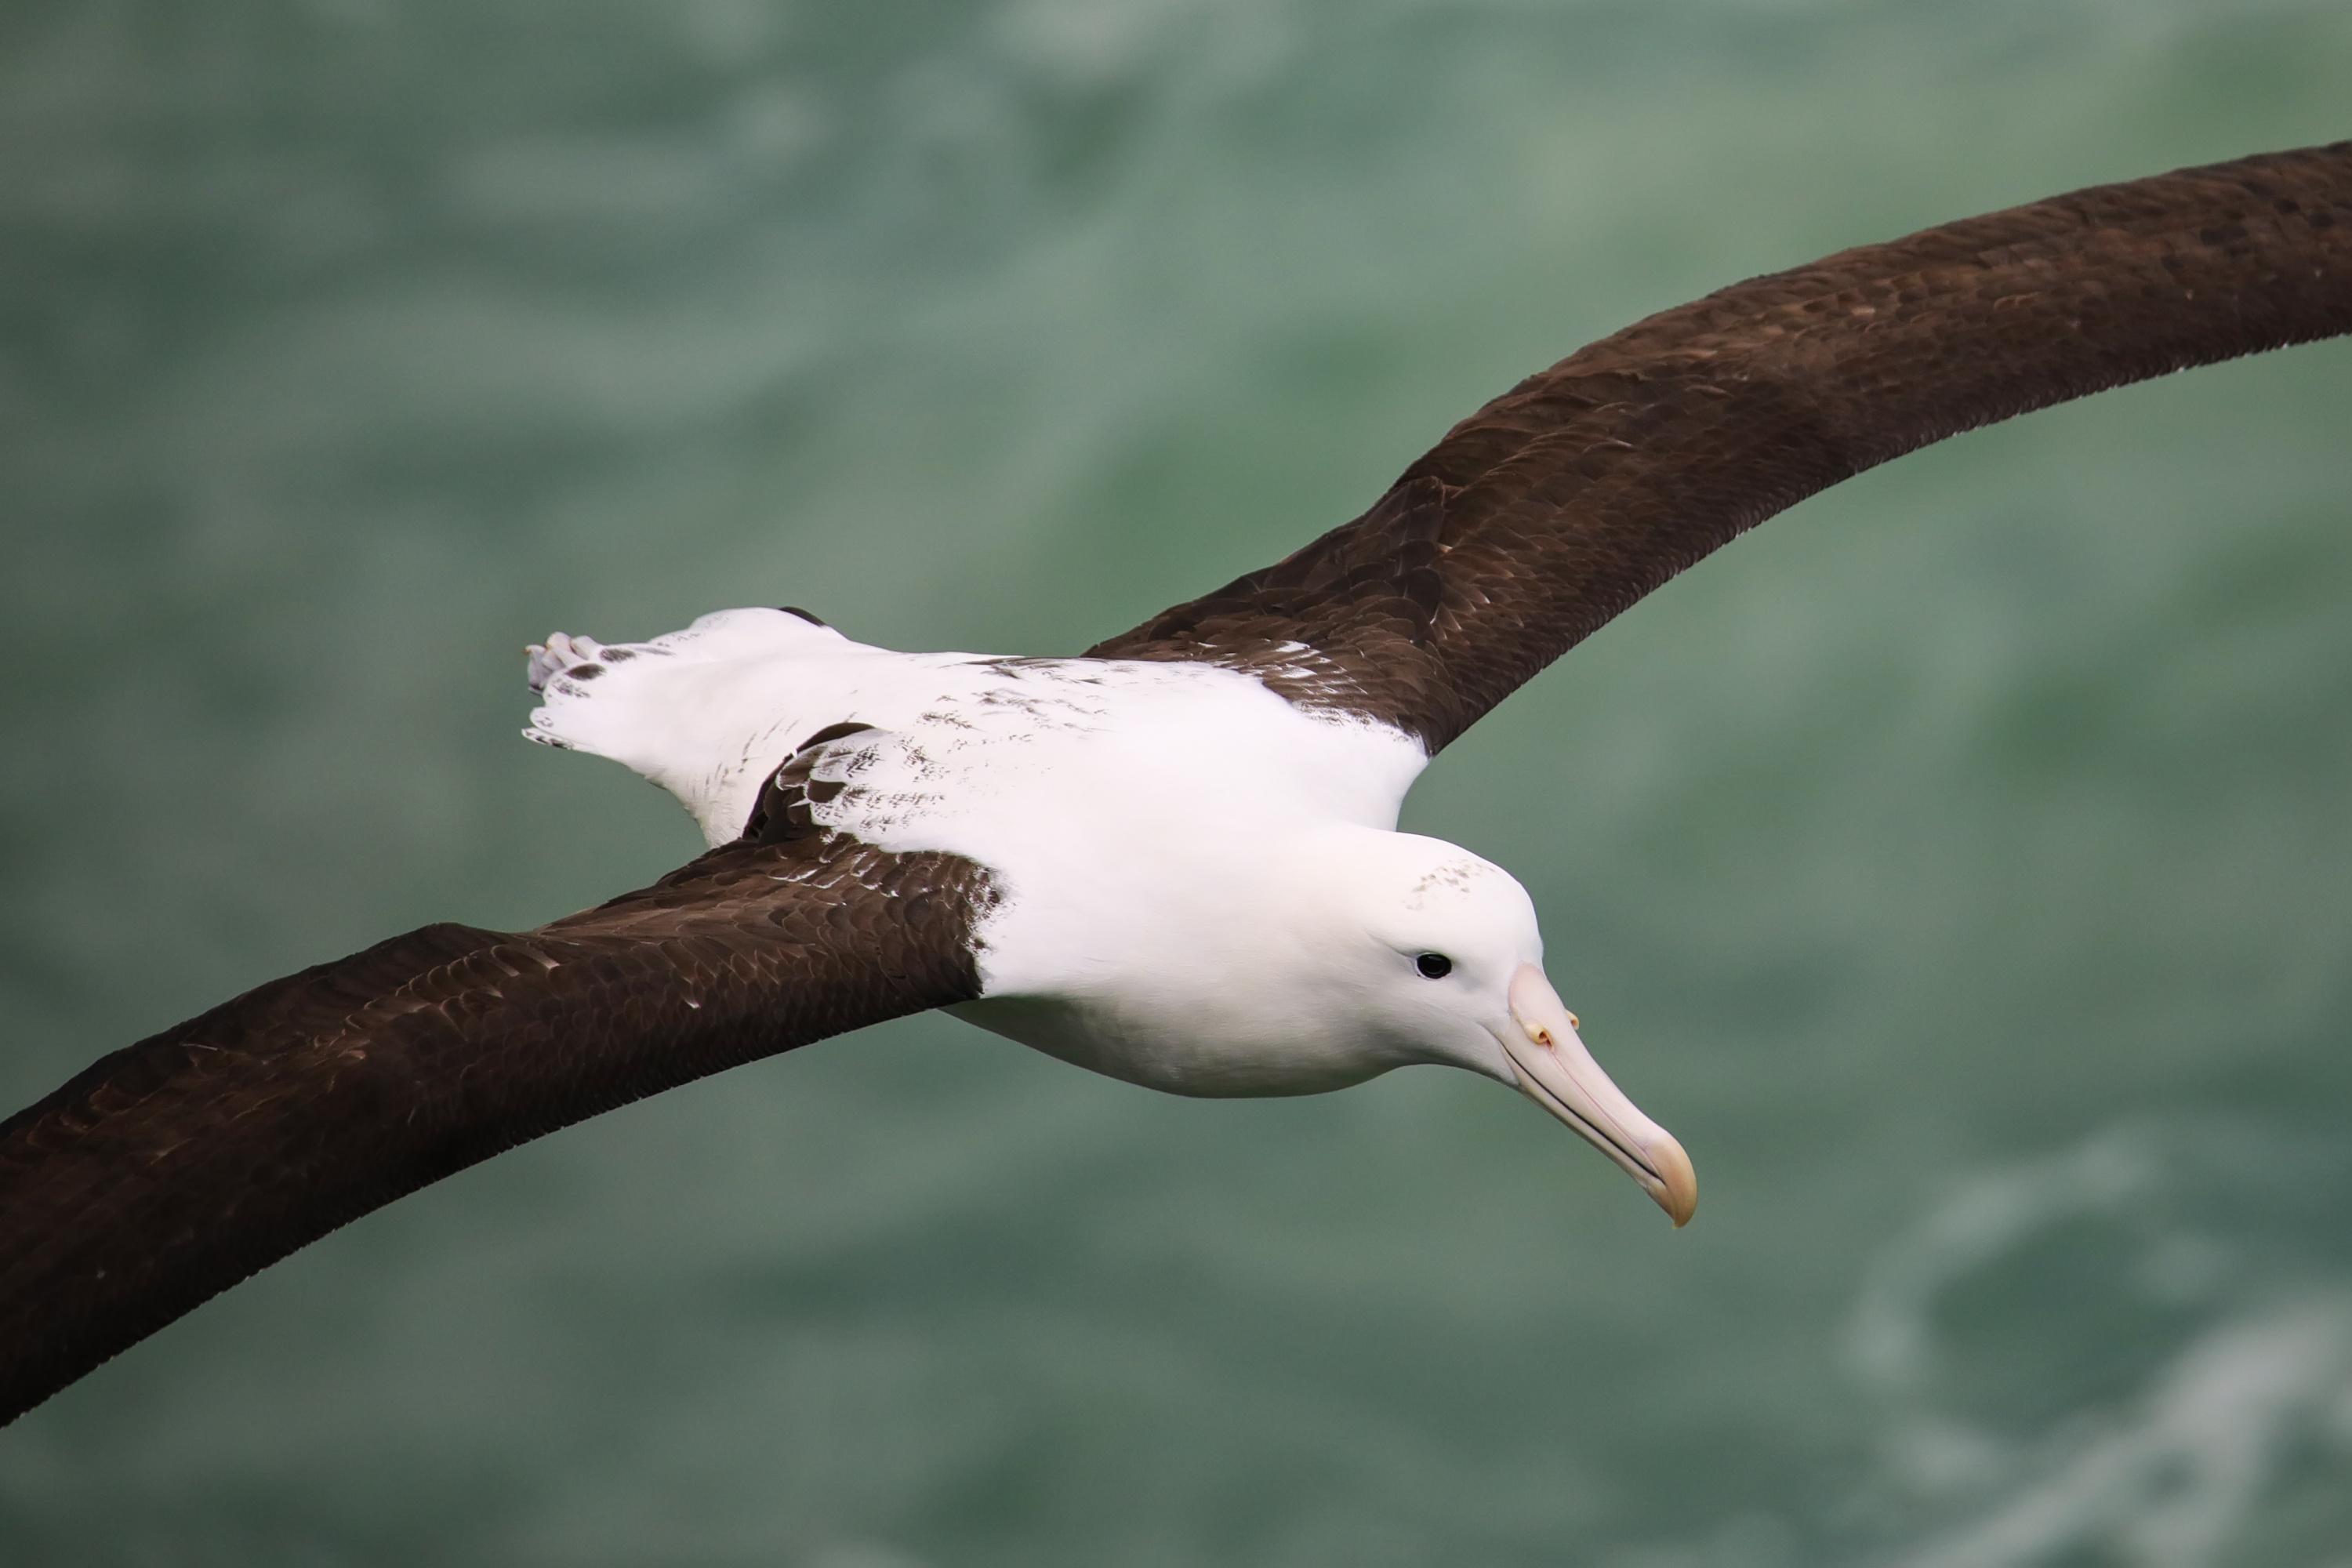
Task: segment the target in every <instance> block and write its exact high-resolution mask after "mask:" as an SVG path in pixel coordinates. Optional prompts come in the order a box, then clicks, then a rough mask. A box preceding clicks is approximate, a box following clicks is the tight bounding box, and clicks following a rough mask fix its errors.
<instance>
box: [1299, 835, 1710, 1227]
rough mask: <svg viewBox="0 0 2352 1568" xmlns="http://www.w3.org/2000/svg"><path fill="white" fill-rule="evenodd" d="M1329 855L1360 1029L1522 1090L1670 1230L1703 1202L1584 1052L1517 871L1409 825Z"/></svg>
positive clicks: (1684, 1162) (1677, 1160)
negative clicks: (1630, 1184)
mask: <svg viewBox="0 0 2352 1568" xmlns="http://www.w3.org/2000/svg"><path fill="white" fill-rule="evenodd" d="M1318 858H1323V857H1318ZM1326 862H1327V863H1326V873H1325V874H1326V875H1328V877H1330V878H1331V879H1333V880H1334V881H1335V882H1336V883H1337V884H1338V886H1337V887H1336V888H1334V889H1332V890H1333V891H1336V892H1337V893H1339V899H1338V900H1333V901H1331V902H1327V903H1326V906H1325V907H1326V908H1327V909H1329V908H1334V907H1336V908H1339V909H1342V910H1346V911H1348V913H1347V915H1346V916H1345V917H1343V920H1342V927H1343V929H1342V931H1341V932H1340V934H1339V941H1340V942H1341V943H1342V944H1343V946H1345V947H1347V948H1348V950H1349V956H1348V961H1347V963H1346V964H1345V965H1344V968H1343V972H1342V973H1340V974H1337V975H1334V976H1333V978H1334V979H1335V980H1336V981H1339V983H1340V984H1341V985H1343V986H1344V987H1345V988H1347V989H1348V990H1349V991H1351V992H1353V993H1354V998H1353V1001H1354V1008H1353V1009H1352V1010H1353V1011H1355V1012H1356V1016H1357V1017H1358V1019H1359V1020H1360V1026H1361V1027H1363V1028H1365V1029H1366V1030H1368V1031H1370V1032H1372V1033H1375V1034H1378V1035H1381V1036H1383V1037H1384V1038H1383V1039H1382V1040H1381V1044H1382V1045H1383V1046H1384V1047H1386V1048H1388V1049H1389V1050H1391V1051H1393V1052H1395V1053H1396V1054H1397V1055H1398V1056H1400V1057H1401V1058H1407V1059H1417V1060H1423V1061H1436V1062H1444V1063H1447V1064H1450V1065H1452V1066H1455V1067H1463V1068H1470V1069H1471V1070H1472V1071H1474V1072H1480V1073H1484V1074H1486V1076H1487V1077H1489V1078H1492V1079H1498V1080H1499V1081H1501V1082H1504V1083H1507V1084H1510V1085H1512V1086H1514V1087H1515V1088H1517V1089H1520V1090H1521V1091H1523V1092H1524V1093H1525V1094H1526V1095H1527V1096H1528V1099H1530V1100H1534V1101H1535V1102H1536V1103H1537V1104H1538V1105H1540V1106H1542V1107H1543V1108H1544V1109H1545V1110H1548V1111H1549V1112H1551V1114H1552V1115H1554V1116H1555V1117H1558V1118H1559V1120H1560V1121H1563V1122H1565V1123H1567V1125H1568V1126H1569V1128H1570V1130H1572V1131H1574V1132H1575V1133H1576V1134H1577V1136H1578V1137H1580V1138H1582V1139H1583V1140H1584V1141H1585V1142H1588V1143H1591V1145H1592V1146H1593V1147H1594V1148H1596V1149H1598V1150H1600V1151H1601V1153H1603V1154H1605V1155H1607V1156H1608V1157H1609V1159H1610V1160H1611V1161H1612V1163H1615V1164H1616V1165H1617V1166H1619V1167H1620V1168H1621V1169H1622V1170H1623V1171H1624V1173H1626V1174H1627V1175H1629V1176H1631V1177H1633V1180H1634V1181H1635V1182H1636V1183H1638V1184H1640V1185H1641V1188H1642V1190H1643V1192H1646V1193H1647V1194H1650V1196H1651V1198H1652V1199H1653V1200H1654V1202H1656V1204H1657V1205H1658V1206H1659V1207H1660V1208H1663V1209H1664V1210H1665V1211H1666V1213H1667V1215H1670V1216H1671V1217H1672V1218H1673V1220H1674V1222H1675V1225H1676V1226H1681V1225H1684V1224H1685V1223H1686V1222H1687V1221H1688V1220H1689V1219H1690V1217H1691V1213H1692V1211H1693V1210H1694V1209H1696V1207H1697V1206H1698V1178H1697V1176H1696V1174H1695V1173H1693V1172H1692V1170H1691V1163H1690V1157H1689V1156H1688V1155H1686V1154H1685V1153H1684V1152H1683V1146H1682V1145H1681V1144H1680V1143H1678V1142H1675V1139H1674V1138H1673V1136H1672V1135H1670V1134H1669V1133H1668V1132H1667V1131H1666V1130H1665V1129H1664V1128H1663V1127H1660V1126H1659V1125H1658V1124H1657V1123H1656V1122H1654V1121H1651V1120H1650V1119H1649V1118H1648V1117H1646V1116H1644V1115H1643V1114H1642V1112H1641V1110H1639V1109H1637V1108H1636V1107H1635V1106H1634V1104H1633V1101H1632V1100H1628V1099H1627V1098H1626V1097H1625V1095H1624V1093H1623V1092H1622V1090H1620V1089H1618V1087H1617V1086H1616V1085H1615V1084H1614V1083H1612V1082H1611V1081H1610V1079H1609V1075H1608V1074H1607V1073H1604V1072H1602V1071H1601V1067H1600V1064H1599V1063H1597V1062H1595V1061H1594V1060H1593V1059H1592V1054H1591V1052H1590V1051H1588V1050H1586V1049H1585V1047H1584V1041H1583V1039H1582V1038H1581V1037H1580V1035H1579V1033H1578V1031H1579V1027H1580V1026H1579V1023H1578V1020H1577V1017H1576V1015H1575V1014H1573V1013H1571V1012H1570V1011H1569V1010H1568V1008H1567V1006H1566V1005H1564V1004H1563V1003H1562V1002H1561V1001H1560V999H1559V993H1558V992H1556V991H1554V990H1553V989H1552V986H1551V982H1550V981H1549V980H1548V979H1546V978H1545V976H1544V971H1543V937H1542V934H1541V932H1540V931H1538V927H1537V922H1536V910H1535V904H1534V901H1533V900H1530V899H1529V898H1528V891H1527V889H1525V888H1522V887H1521V886H1519V884H1518V882H1517V880H1516V879H1514V878H1513V877H1512V876H1511V875H1510V873H1509V872H1507V871H1505V870H1504V869H1503V868H1501V867H1499V866H1496V865H1495V864H1493V863H1492V862H1491V861H1487V860H1483V859H1480V858H1478V857H1477V856H1475V855H1473V854H1471V853H1470V852H1469V851H1468V850H1466V849H1463V848H1460V847H1456V846H1454V845H1452V844H1447V843H1444V841H1442V840H1439V839H1434V838H1424V837H1419V836H1417V835H1414V834H1408V833H1365V832H1360V831H1359V832H1353V833H1349V834H1347V835H1346V836H1345V841H1344V847H1343V849H1342V850H1341V852H1340V853H1339V854H1336V855H1332V856H1329V857H1328V858H1326ZM1350 926H1352V927H1355V928H1357V929H1356V930H1354V931H1349V930H1348V929H1346V928H1348V927H1350Z"/></svg>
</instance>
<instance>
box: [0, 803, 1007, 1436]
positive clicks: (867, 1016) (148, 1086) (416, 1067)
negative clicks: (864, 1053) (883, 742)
mask: <svg viewBox="0 0 2352 1568" xmlns="http://www.w3.org/2000/svg"><path fill="white" fill-rule="evenodd" d="M991 898H992V894H991V891H990V889H989V886H988V881H987V878H986V875H985V873H984V872H983V871H982V869H981V868H979V867H978V866H976V865H974V864H972V863H971V862H970V861H967V860H963V859H961V858H958V857H954V856H950V855H944V854H919V855H893V854H888V853H886V852H884V851H881V850H877V849H874V848H872V847H867V846H865V845H861V844H858V843H856V841H854V840H851V839H848V838H846V837H839V836H833V835H823V834H819V835H814V836H803V837H795V838H792V839H788V840H786V841H783V842H778V843H757V842H751V841H748V840H747V841H744V842H740V843H737V844H730V845H728V846H725V847H721V848H719V849H716V850H713V851H712V852H711V853H709V854H708V855H705V856H703V857H702V858H699V859H698V860H696V861H694V862H693V863H691V864H690V865H688V866H687V867H686V868H683V869H681V870H679V871H677V872H674V873H672V874H671V875H670V876H668V877H667V878H665V879H662V880H661V881H660V882H657V883H656V884H655V885H654V886H653V887H651V888H647V889H642V890H640V891H638V892H635V893H631V894H628V895H625V896H624V897H622V898H619V899H616V900H613V901H612V902H610V903H608V904H605V905H603V906H602V907H600V908H597V909H593V910H587V911H584V912H583V913H581V914H576V915H572V916H570V917H568V918H566V919H564V920H560V921H554V922H553V923H551V924H550V925H545V926H541V927H540V928H538V929H537V930H535V931H520V932H501V931H483V930H479V929H477V928H474V927H470V926H462V925H431V926H425V927H424V928H422V929H421V930H418V931H411V932H409V933H408V934H407V935H405V936H399V937H394V938H393V939H391V940H390V941H388V942H379V943H377V944H376V945H375V946H373V947H371V948H369V949H367V950H366V951H364V952H358V953H354V954H352V956H351V957H349V958H345V959H341V960H339V961H337V962H335V963H324V964H320V965H319V966H317V967H315V968H311V969H306V970H304V971H302V972H301V973H299V974H293V975H289V976H287V977H286V978H284V979H282V980H276V981H272V982H270V983H269V984H266V985H263V986H261V987H259V988H257V989H256V990H253V991H249V992H247V994H244V995H242V996H239V997H237V998H236V999H235V1000H234V1001H231V1002H228V1003H226V1004H224V1005H221V1006H218V1007H215V1008H214V1009H212V1010H211V1011H210V1012H208V1013H205V1014H204V1015H202V1016H199V1017H195V1018H192V1019H190V1020H189V1021H188V1022H186V1023H184V1024H182V1025H180V1026H178V1027H176V1028H173V1029H168V1030H166V1031H164V1032H163V1033H162V1034H160V1035H157V1036H155V1037H153V1038H152V1039H148V1040H143V1041H142V1042H140V1043H139V1044H137V1045H134V1046H131V1047H126V1048H124V1049H122V1050H119V1051H116V1052H114V1053H113V1054H111V1055H110V1056H107V1057H104V1058H100V1060H99V1061H97V1062H96V1063H94V1064H92V1065H91V1066H90V1067H89V1068H87V1069H85V1070H84V1071H83V1072H81V1073H79V1074H78V1075H77V1076H76V1077H75V1078H73V1079H70V1080H69V1081H68V1082H67V1083H65V1084H64V1085H62V1086H60V1087H59V1088H58V1089H57V1090H56V1091H55V1092H54V1093H52V1094H50V1095H49V1096H47V1098H46V1099H44V1100H40V1101H39V1102H37V1104H34V1105H31V1106H28V1107H26V1109H25V1110H22V1111H19V1112H18V1113H16V1115H15V1116H12V1117H10V1118H8V1119H7V1121H5V1122H0V1422H5V1421H7V1420H12V1419H14V1418H15V1417H16V1415H21V1414H22V1413H23V1412H24V1411H26V1410H27V1409H29V1408H31V1407H32V1406H33V1405H37V1404H38V1403H39V1402H40V1401H41V1400H43V1399H46V1398H47V1397H48V1395H49V1394H53V1393H55V1392H56V1391H57V1390H58V1389H59V1388H61V1387H63V1386H64V1385H65V1384H68V1383H70V1382H72V1381H73V1380H74V1379H75V1378H77V1377H79V1376H80V1375H82V1374H83V1373H86V1372H88V1371H89V1369H90V1368H92V1367H94V1366H96V1365H98V1364H99V1363H101V1362H103V1361H105V1360H107V1359H108V1358H109V1357H110V1356H112V1355H114V1354H115V1353H116V1352H119V1351H121V1350H122V1349H124V1348H125V1347H127V1346H129V1345H131V1344H132V1343H134V1342H137V1341H139V1340H141V1339H142V1338H144V1337H145V1336H146V1335H148V1334H150V1333H152V1332H153V1331H155V1330H157V1329H159V1328H161V1327H163V1325H164V1324H166V1323H168V1322H170V1321H172V1320H173V1319H175V1318H177V1317H179V1316H181V1315H182V1314H183V1313H184V1312H187V1311H189V1310H192V1309H194V1307H196V1306H197V1305H199V1304H200V1303H202V1302H203V1301H205V1300H207V1299H209V1298H210V1297H212V1296H213V1295H215V1293H217V1292H219V1291H220V1290H223V1289H226V1288H227V1287H229V1286H231V1285H233V1284H235V1283H236V1282H237V1281H238V1280H239V1279H244V1278H245V1277H246V1276H247V1275H249V1274H251V1273H253V1272H255V1271H256V1270H257V1269H259V1268H264V1267H266V1266H268V1264H270V1263H273V1262H275V1261H277V1260H278V1258H283V1257H284V1256H286V1255H287V1254H288V1253H289V1252H292V1251H294V1250H295V1249H296V1248H298V1247H302V1246H304V1245H306V1244H308V1243H309V1242H311V1241H314V1240H316V1239H317V1238H318V1237H321V1236H323V1235H325V1234H326V1233H327V1232H329V1231H331V1230H333V1229H334V1228H336V1227H337V1226H341V1225H342V1224H344V1223H345V1222H347V1221H349V1220H352V1219H355V1218H357V1217H358V1216H359V1215H363V1214H365V1213H367V1212H368V1211H370V1210H372V1209H375V1208H378V1207H381V1206H382V1205H385V1204H387V1203H390V1202H392V1201H393V1200H394V1199H395V1198H398V1197H400V1196H402V1195H404V1194H407V1193H410V1192H413V1191H415V1189H416V1188H418V1187H421V1186H424V1185H425V1184H428V1183H431V1182H436V1181H438V1180H440V1179H441V1178H442V1177H444V1176H446V1175H449V1174H451V1173H454V1172H457V1171H459V1170H462V1169H464V1168H465V1167H466V1166H468V1165H471V1164H473V1163H476V1162H478V1161H480V1160H484V1159H487V1158H488V1157H489V1156H490V1155H492V1154H495V1153H498V1152H500V1151H501V1150H504V1149H508V1148H511V1147H513V1146H514V1145H515V1144H517V1143H520V1142H525V1141H527V1140H529V1139H532V1138H536V1137H539V1136H540V1135H541V1134H542V1133H546V1132H551V1131H555V1130H556V1129H558V1128H560V1127H564V1126H568V1125H570V1124H571V1123H572V1122H574V1121H581V1120H583V1118H586V1117H590V1116H593V1115H595V1114H597V1113H598V1112H599V1111H603V1110H611V1109H613V1108H614V1107H615V1106H618V1105H623V1104H625V1103H627V1102H628V1101H630V1100H638V1099H641V1098H643V1097H645V1096H646V1095H649V1094H656V1093H659V1092H660V1091H662V1090H663V1089H671V1088H675V1087H677V1085H679V1084H682V1083H686V1082H688V1081H689V1080H691V1079H698V1078H701V1077H704V1076H706V1075H707V1074H709V1073H713V1072H717V1071H719V1070H720V1069H721V1068H729V1067H732V1066H735V1065H737V1064H738V1063H741V1062H746V1061H750V1060H752V1059H753V1058H759V1057H764V1056H769V1055H772V1054H773V1053H775V1052H778V1051H782V1050H788V1049H790V1048H791V1047H794V1046H799V1045H805V1044H807V1043H808V1042H810V1041H812V1040H816V1039H821V1038H823V1037H825V1036H828V1035H834V1034H839V1033H841V1032H842V1031H844V1030H847V1029H853V1028H856V1027H857V1026H861V1025H864V1024H870V1023H877V1022H879V1021H881V1020H883V1019H886V1018H893V1017H898V1016H902V1015H904V1014H908V1013H914V1012H919V1011H921V1010H923V1009H925V1008H929V1007H936V1006H940V1005H946V1004H948V1003H952V1002H960V1001H966V1000H969V999H971V997H973V996H976V995H978V994H979V992H980V981H979V976H978V973H977V970H976V967H975V957H974V946H973V925H974V922H975V921H976V920H977V919H978V917H979V915H980V914H981V913H982V911H983V910H984V909H985V907H986V905H987V904H988V902H989V901H990V900H991Z"/></svg>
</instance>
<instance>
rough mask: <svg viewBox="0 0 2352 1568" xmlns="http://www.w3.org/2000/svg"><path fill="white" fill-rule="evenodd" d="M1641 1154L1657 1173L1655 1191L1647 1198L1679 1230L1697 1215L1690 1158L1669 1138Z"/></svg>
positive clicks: (1694, 1182) (1696, 1178)
mask: <svg viewBox="0 0 2352 1568" xmlns="http://www.w3.org/2000/svg"><path fill="white" fill-rule="evenodd" d="M1644 1152H1646V1153H1647V1154H1648V1155H1649V1157H1650V1163H1651V1164H1653V1165H1654V1166H1655V1167H1656V1169H1657V1173H1658V1185H1657V1188H1656V1190H1654V1191H1653V1192H1652V1193H1651V1194H1650V1196H1651V1197H1652V1198H1653V1199H1654V1200H1656V1203H1657V1205H1658V1206H1659V1207H1660V1208H1662V1209H1664V1210H1665V1211H1666V1217H1667V1218H1668V1219H1671V1220H1673V1221H1674V1222H1675V1229H1676V1230H1680V1229H1682V1227H1683V1226H1686V1225H1688V1224H1690V1222H1691V1215H1694V1214H1696V1213H1697V1212H1698V1173H1697V1172H1696V1171H1694V1170H1693V1169H1691V1163H1690V1156H1689V1155H1688V1154H1685V1153H1684V1152H1683V1146H1682V1145H1681V1144H1680V1143H1678V1142H1675V1140H1674V1139H1672V1138H1661V1139H1659V1140H1658V1142H1655V1143H1654V1144H1652V1145H1651V1146H1650V1147H1649V1148H1648V1149H1647V1150H1646V1151H1644ZM1644 1185H1647V1184H1646V1183H1645V1184H1644Z"/></svg>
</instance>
